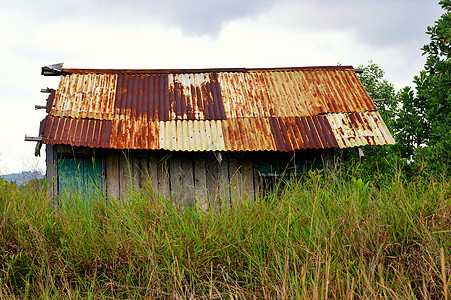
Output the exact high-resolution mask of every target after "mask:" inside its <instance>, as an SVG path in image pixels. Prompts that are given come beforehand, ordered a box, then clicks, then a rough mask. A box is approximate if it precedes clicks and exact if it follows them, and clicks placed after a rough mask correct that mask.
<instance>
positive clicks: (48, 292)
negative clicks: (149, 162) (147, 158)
mask: <svg viewBox="0 0 451 300" xmlns="http://www.w3.org/2000/svg"><path fill="white" fill-rule="evenodd" d="M0 184H1V185H2V186H0V298H2V299H3V298H9V297H17V298H24V299H37V298H44V299H48V298H61V299H65V298H70V299H72V298H76V299H79V298H80V299H84V298H89V299H101V298H110V299H111V298H133V299H136V298H146V299H153V298H157V299H161V298H176V299H188V298H193V299H194V298H195V299H198V298H200V299H205V298H209V299H211V298H226V299H263V298H266V299H276V298H284V299H290V298H296V299H310V298H317V299H326V298H327V299H329V298H334V299H352V298H364V299H407V298H426V299H439V298H446V296H447V295H449V291H448V289H447V286H449V284H450V277H451V273H450V270H451V269H450V267H451V266H450V262H451V256H450V255H451V252H450V249H451V235H450V234H449V228H450V226H451V218H450V212H451V202H450V201H451V194H450V191H451V186H450V181H447V180H442V179H439V178H437V179H433V180H432V181H423V180H418V181H404V180H403V179H400V177H399V176H397V175H396V174H394V175H393V176H389V178H388V179H387V180H386V182H385V184H383V185H381V186H380V187H376V186H375V185H374V184H373V183H372V182H369V181H365V180H362V179H361V178H359V177H357V176H356V174H355V173H352V172H351V173H349V174H342V175H338V174H337V173H332V174H331V175H330V176H325V175H324V173H322V172H315V173H313V172H312V173H310V174H308V175H305V176H304V177H302V178H298V179H292V180H289V181H288V182H286V183H285V184H284V185H283V186H285V188H284V189H283V190H281V191H276V192H275V193H274V194H270V195H268V196H267V197H266V198H263V199H259V200H256V201H245V200H244V199H242V200H241V201H237V202H235V203H234V206H233V207H231V206H230V205H226V204H225V205H224V206H222V207H219V208H218V209H216V210H209V211H203V210H196V209H190V208H185V209H183V208H180V207H178V206H175V205H173V204H172V202H170V201H167V200H166V199H163V198H160V197H157V196H155V195H154V194H152V193H151V192H145V191H137V192H135V193H132V194H130V195H129V197H128V198H127V201H124V202H123V201H119V200H114V199H108V200H107V201H105V199H104V198H102V197H97V198H90V199H83V198H76V197H72V200H71V201H73V202H70V203H68V204H70V205H64V206H61V207H59V208H58V207H55V206H54V204H53V203H52V202H51V201H49V200H48V199H47V198H46V197H45V191H42V192H41V193H34V192H27V191H25V190H22V191H19V190H18V189H7V188H3V187H4V186H3V184H4V183H0ZM86 203H90V206H87V205H86Z"/></svg>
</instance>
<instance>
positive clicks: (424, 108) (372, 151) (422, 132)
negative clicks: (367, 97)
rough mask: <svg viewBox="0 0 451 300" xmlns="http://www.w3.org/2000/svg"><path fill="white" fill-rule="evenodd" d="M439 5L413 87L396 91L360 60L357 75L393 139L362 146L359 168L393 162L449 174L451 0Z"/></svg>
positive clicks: (370, 169)
mask: <svg viewBox="0 0 451 300" xmlns="http://www.w3.org/2000/svg"><path fill="white" fill-rule="evenodd" d="M439 5H440V6H441V7H442V9H443V10H444V13H443V14H442V16H441V17H440V18H439V19H438V20H437V21H436V22H435V24H434V25H433V26H428V27H427V31H426V34H427V35H428V36H429V37H430V42H429V43H428V44H426V45H424V46H423V47H422V48H421V50H422V51H423V53H422V54H423V55H424V56H426V63H425V65H424V69H423V70H422V71H420V73H419V74H418V75H417V76H415V77H414V79H413V83H414V87H408V86H407V87H405V88H403V89H401V90H400V91H396V90H395V88H394V86H393V84H391V83H390V82H389V81H388V80H386V79H385V78H384V75H385V74H384V71H383V70H382V69H381V67H380V66H379V65H377V64H375V63H374V62H372V61H370V62H369V64H368V65H366V66H360V68H362V69H363V70H364V72H363V73H362V74H358V76H359V79H360V81H361V82H362V84H363V85H364V87H365V88H366V90H367V91H368V93H371V97H372V98H373V99H381V98H383V99H385V101H378V102H375V105H376V106H377V108H378V110H379V112H380V114H381V116H382V118H383V119H384V121H385V123H386V124H387V126H388V128H389V129H390V132H391V133H392V134H393V135H394V138H395V140H396V144H395V145H392V146H384V147H367V148H366V149H365V152H366V154H367V156H369V157H371V158H370V159H368V160H367V161H366V162H365V164H364V165H362V166H361V168H362V171H364V172H367V173H368V174H373V175H374V174H376V173H378V174H384V173H386V172H393V168H394V167H395V168H399V169H402V171H404V172H403V173H404V174H406V175H410V176H415V175H428V176H429V175H433V176H434V175H443V174H445V175H446V176H450V175H451V166H450V164H451V0H442V1H440V2H439Z"/></svg>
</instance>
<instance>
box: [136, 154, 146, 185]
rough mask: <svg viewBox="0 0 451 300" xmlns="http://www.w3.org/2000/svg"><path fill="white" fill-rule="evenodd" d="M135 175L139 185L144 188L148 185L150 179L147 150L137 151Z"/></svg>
mask: <svg viewBox="0 0 451 300" xmlns="http://www.w3.org/2000/svg"><path fill="white" fill-rule="evenodd" d="M133 161H134V165H135V168H136V170H135V172H136V174H135V176H136V179H137V180H136V181H137V187H138V188H140V189H143V188H145V187H146V185H147V183H148V181H149V170H148V166H149V162H148V160H147V153H146V152H145V151H140V152H137V153H136V154H135V156H134V159H133Z"/></svg>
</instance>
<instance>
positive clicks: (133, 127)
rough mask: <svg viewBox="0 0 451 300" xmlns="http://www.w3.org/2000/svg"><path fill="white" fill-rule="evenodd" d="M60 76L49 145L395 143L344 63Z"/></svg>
mask: <svg viewBox="0 0 451 300" xmlns="http://www.w3.org/2000/svg"><path fill="white" fill-rule="evenodd" d="M64 71H65V72H66V74H65V75H63V76H62V78H61V82H60V85H59V88H58V90H57V91H56V93H55V94H54V95H51V96H52V97H49V101H48V104H49V106H51V108H50V110H49V116H48V117H47V119H46V120H45V122H43V125H42V127H43V129H42V130H41V131H42V136H43V142H44V143H48V144H70V145H74V146H88V147H102V148H116V149H167V150H177V151H179V150H181V151H183V150H184V151H208V150H223V151H226V150H230V151H256V150H278V151H292V150H296V149H307V148H311V149H320V148H335V147H341V148H344V147H353V146H361V145H379V144H392V143H394V140H393V138H392V136H391V135H390V133H389V131H388V129H387V127H386V126H385V124H384V122H383V121H382V119H381V118H380V115H379V114H378V113H377V111H376V107H375V106H374V104H373V103H372V101H371V99H370V98H369V96H368V94H367V93H366V92H365V90H364V89H363V86H362V85H361V83H360V82H359V81H358V78H357V77H356V75H355V72H354V69H352V67H316V68H313V67H307V68H283V69H224V70H221V69H214V70H210V71H209V70H197V71H196V70H189V72H188V71H187V70H176V71H173V72H169V71H171V70H153V71H152V70H147V72H144V71H145V70H137V71H136V70H106V71H105V70H103V72H102V70H95V72H94V71H92V72H90V71H88V70H75V69H64ZM135 71H136V72H135ZM50 98H51V99H50Z"/></svg>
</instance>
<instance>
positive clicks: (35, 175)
mask: <svg viewBox="0 0 451 300" xmlns="http://www.w3.org/2000/svg"><path fill="white" fill-rule="evenodd" d="M0 177H1V178H2V179H4V180H6V181H9V182H15V183H16V184H17V185H22V184H26V183H27V182H28V181H29V180H30V179H40V178H43V177H44V174H43V173H42V172H40V171H22V172H20V173H12V174H6V175H1V176H0Z"/></svg>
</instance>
